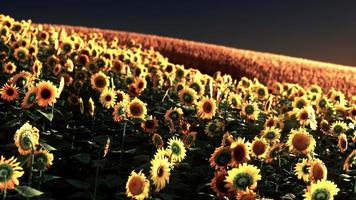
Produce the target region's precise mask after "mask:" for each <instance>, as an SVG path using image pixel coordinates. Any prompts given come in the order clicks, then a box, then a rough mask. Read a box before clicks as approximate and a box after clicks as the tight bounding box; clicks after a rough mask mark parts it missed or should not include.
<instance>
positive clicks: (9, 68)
mask: <svg viewBox="0 0 356 200" xmlns="http://www.w3.org/2000/svg"><path fill="white" fill-rule="evenodd" d="M16 68H17V67H16V65H15V64H14V63H13V62H8V63H6V64H4V66H3V70H4V72H5V73H7V74H12V73H14V72H15V71H16Z"/></svg>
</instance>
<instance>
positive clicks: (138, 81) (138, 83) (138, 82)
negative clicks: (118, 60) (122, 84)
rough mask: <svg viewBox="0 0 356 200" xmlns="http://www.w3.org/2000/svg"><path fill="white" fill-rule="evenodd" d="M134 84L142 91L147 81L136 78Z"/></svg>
mask: <svg viewBox="0 0 356 200" xmlns="http://www.w3.org/2000/svg"><path fill="white" fill-rule="evenodd" d="M135 84H136V88H137V89H138V90H139V91H140V92H142V91H143V90H144V89H145V88H146V86H147V82H146V80H145V79H143V78H137V79H136V81H135Z"/></svg>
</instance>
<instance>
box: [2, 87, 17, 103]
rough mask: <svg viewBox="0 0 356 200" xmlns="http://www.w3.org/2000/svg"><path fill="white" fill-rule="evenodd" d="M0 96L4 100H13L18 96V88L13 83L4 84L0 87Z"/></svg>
mask: <svg viewBox="0 0 356 200" xmlns="http://www.w3.org/2000/svg"><path fill="white" fill-rule="evenodd" d="M0 94H1V98H2V99H3V100H5V101H9V102H10V101H14V100H16V99H17V98H18V97H19V88H18V87H16V85H14V84H10V85H9V84H7V83H6V84H5V85H4V86H2V88H1V89H0Z"/></svg>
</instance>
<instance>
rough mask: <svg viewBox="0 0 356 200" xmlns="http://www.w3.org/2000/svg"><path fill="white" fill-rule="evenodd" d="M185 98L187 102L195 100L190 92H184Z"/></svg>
mask: <svg viewBox="0 0 356 200" xmlns="http://www.w3.org/2000/svg"><path fill="white" fill-rule="evenodd" d="M183 100H184V101H185V102H187V103H191V102H192V101H193V97H192V95H191V94H189V93H184V94H183Z"/></svg>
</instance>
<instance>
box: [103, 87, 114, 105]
mask: <svg viewBox="0 0 356 200" xmlns="http://www.w3.org/2000/svg"><path fill="white" fill-rule="evenodd" d="M115 100H116V92H115V91H114V90H113V89H111V88H106V89H104V90H103V91H102V92H101V94H100V103H101V105H103V106H104V107H105V108H106V109H109V108H112V107H114V105H115Z"/></svg>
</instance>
